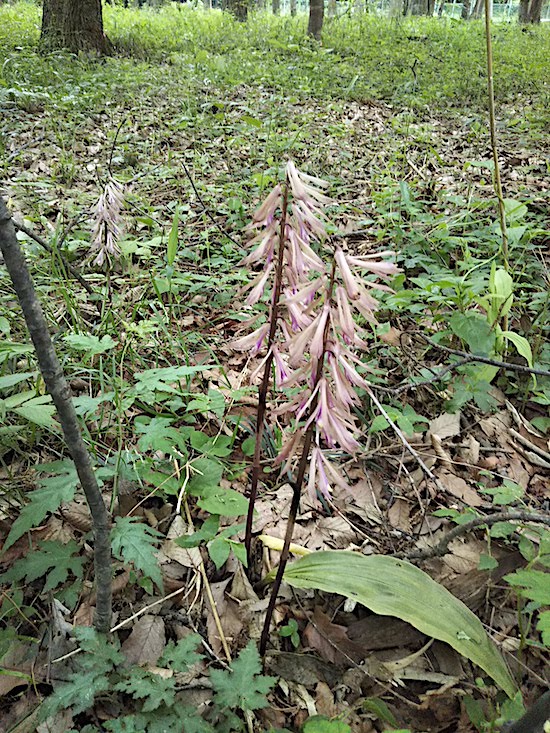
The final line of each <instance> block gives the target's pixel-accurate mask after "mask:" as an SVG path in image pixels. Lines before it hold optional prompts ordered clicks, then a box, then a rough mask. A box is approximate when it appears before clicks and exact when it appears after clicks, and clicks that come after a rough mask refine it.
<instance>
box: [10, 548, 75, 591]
mask: <svg viewBox="0 0 550 733" xmlns="http://www.w3.org/2000/svg"><path fill="white" fill-rule="evenodd" d="M79 551H80V548H79V547H78V545H77V544H76V542H75V541H74V540H71V541H70V542H68V543H67V544H66V545H63V544H61V543H60V542H54V541H51V540H47V541H44V542H42V543H40V545H39V548H38V549H34V550H31V551H30V552H29V553H28V554H27V555H25V557H22V558H21V559H20V560H17V561H16V562H15V563H13V565H12V566H11V567H10V568H9V570H7V571H6V572H5V573H4V574H3V575H2V576H0V579H1V580H3V581H9V582H14V581H19V580H22V579H23V578H25V580H26V582H27V583H32V582H33V581H34V580H36V579H37V578H41V577H42V576H43V575H46V574H47V575H48V577H47V579H46V583H45V585H44V588H43V592H44V591H48V590H53V589H54V588H57V586H58V585H61V584H62V583H64V582H65V580H67V577H68V575H69V573H70V572H71V573H73V575H75V576H76V577H77V578H81V577H82V567H83V565H84V559H83V558H81V557H79V556H78V553H79Z"/></svg>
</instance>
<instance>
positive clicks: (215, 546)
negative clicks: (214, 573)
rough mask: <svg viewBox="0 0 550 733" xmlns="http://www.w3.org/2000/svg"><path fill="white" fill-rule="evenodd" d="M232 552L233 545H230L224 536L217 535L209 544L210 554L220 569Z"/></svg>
mask: <svg viewBox="0 0 550 733" xmlns="http://www.w3.org/2000/svg"><path fill="white" fill-rule="evenodd" d="M230 552H231V547H230V545H229V542H228V541H227V540H226V539H224V538H223V537H217V538H216V539H215V540H212V542H210V543H209V544H208V554H209V555H210V559H211V560H212V562H213V563H214V565H215V566H216V569H217V570H219V569H220V568H221V567H222V565H223V564H224V563H225V562H227V558H228V557H229V553H230Z"/></svg>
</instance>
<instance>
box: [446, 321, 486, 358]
mask: <svg viewBox="0 0 550 733" xmlns="http://www.w3.org/2000/svg"><path fill="white" fill-rule="evenodd" d="M449 326H450V327H451V330H452V332H453V333H454V334H455V335H456V336H458V338H460V339H462V340H463V341H465V342H466V344H468V347H469V349H470V351H471V352H472V353H473V354H481V355H483V356H485V355H487V354H490V353H491V351H492V350H493V347H494V345H495V332H494V331H493V329H492V328H491V326H490V324H489V323H488V322H487V319H486V318H484V317H483V316H482V315H480V314H479V313H473V312H468V313H453V315H452V316H451V317H450V318H449Z"/></svg>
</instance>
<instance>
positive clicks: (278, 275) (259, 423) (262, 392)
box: [244, 185, 288, 568]
mask: <svg viewBox="0 0 550 733" xmlns="http://www.w3.org/2000/svg"><path fill="white" fill-rule="evenodd" d="M287 210H288V185H285V186H284V189H283V203H282V209H281V227H280V230H279V243H278V250H277V268H276V270H275V281H274V285H273V300H272V303H271V311H270V315H269V334H268V337H267V358H266V361H265V366H264V373H263V376H262V382H261V384H260V388H259V390H258V410H257V412H256V443H255V445H254V458H253V459H252V476H251V478H250V491H249V494H248V513H247V515H246V531H245V537H244V545H245V548H246V558H247V561H248V567H249V568H251V567H252V523H253V520H254V505H255V503H256V496H257V493H258V483H259V481H260V472H261V452H262V437H263V432H264V417H265V411H266V408H267V391H268V389H269V379H270V376H271V367H272V365H273V344H274V342H275V333H276V330H277V318H278V315H279V300H280V297H281V287H282V279H283V262H284V250H285V230H286V224H287V221H286V217H287Z"/></svg>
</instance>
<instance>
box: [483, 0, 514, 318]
mask: <svg viewBox="0 0 550 733" xmlns="http://www.w3.org/2000/svg"><path fill="white" fill-rule="evenodd" d="M491 6H492V3H491V0H485V43H486V45H487V96H488V101H489V130H490V133H491V150H492V152H493V162H494V166H495V172H494V185H495V193H496V195H497V199H498V215H499V220H500V233H501V235H502V258H503V260H504V269H505V270H506V272H508V269H509V262H508V234H507V231H506V210H505V208H504V197H503V195H502V183H501V180H500V166H499V162H498V149H497V126H496V120H495V89H494V85H493V43H492V39H491ZM503 320H504V323H503V328H504V330H506V328H507V324H506V321H507V317H506V316H504V319H503Z"/></svg>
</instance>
